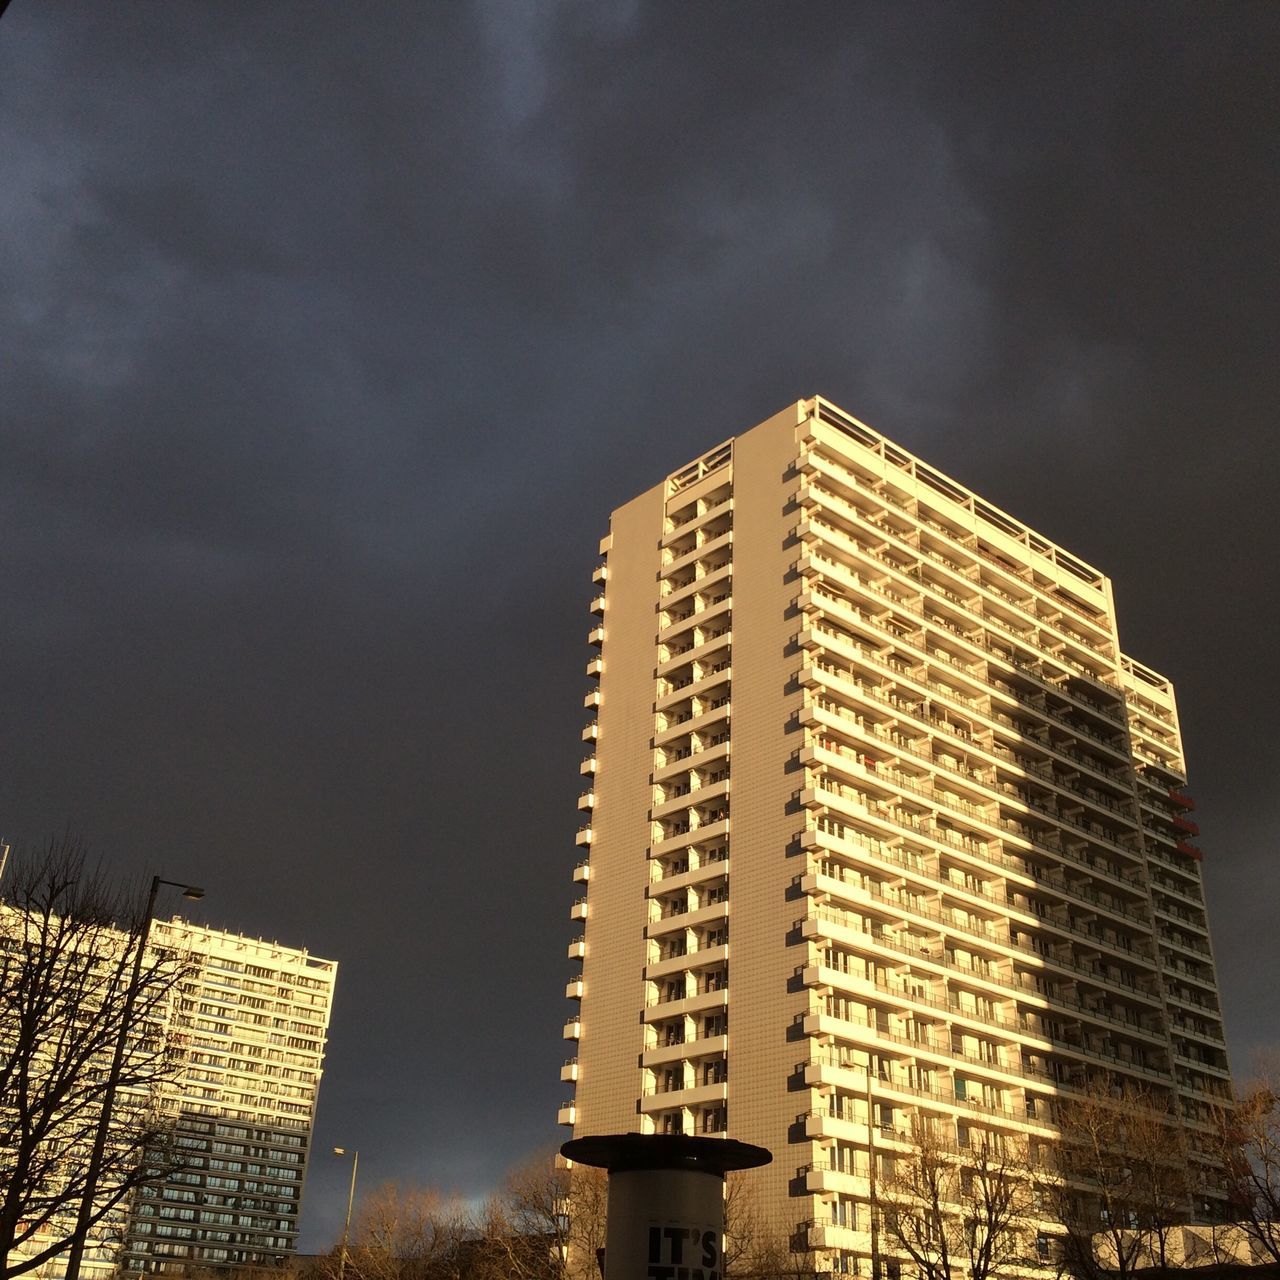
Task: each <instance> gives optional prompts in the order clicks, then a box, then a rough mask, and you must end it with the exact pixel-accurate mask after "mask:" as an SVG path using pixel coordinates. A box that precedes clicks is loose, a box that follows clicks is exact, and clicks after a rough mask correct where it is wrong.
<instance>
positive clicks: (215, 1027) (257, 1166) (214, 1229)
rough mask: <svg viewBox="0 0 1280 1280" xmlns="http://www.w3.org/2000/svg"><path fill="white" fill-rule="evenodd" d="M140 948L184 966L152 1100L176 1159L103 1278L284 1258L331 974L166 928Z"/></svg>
mask: <svg viewBox="0 0 1280 1280" xmlns="http://www.w3.org/2000/svg"><path fill="white" fill-rule="evenodd" d="M151 937H152V945H153V946H154V947H157V948H159V949H160V950H161V951H162V952H167V953H170V954H175V955H179V956H182V957H184V958H185V959H186V961H187V964H188V966H189V970H188V972H187V975H186V977H185V979H184V980H183V982H182V984H181V987H180V989H179V990H178V992H177V993H176V997H177V998H176V1001H175V1007H174V1008H173V1010H172V1011H171V1014H170V1036H171V1038H172V1041H173V1047H174V1050H175V1052H177V1053H179V1054H180V1055H181V1057H182V1069H181V1071H180V1073H179V1074H178V1076H177V1078H176V1079H175V1080H174V1081H173V1083H172V1084H171V1085H170V1087H169V1097H168V1098H167V1099H166V1103H167V1107H168V1109H169V1110H170V1112H171V1113H172V1114H173V1116H174V1117H175V1123H176V1132H177V1139H178V1142H179V1144H180V1146H181V1148H182V1150H183V1155H184V1159H183V1167H182V1168H181V1169H180V1170H179V1171H178V1172H176V1173H174V1174H172V1175H170V1176H169V1177H168V1178H167V1179H165V1180H164V1181H163V1182H161V1183H160V1184H158V1185H155V1186H148V1187H143V1188H141V1189H140V1191H139V1193H138V1194H137V1195H136V1196H135V1197H134V1199H133V1202H132V1204H131V1206H130V1212H129V1219H128V1226H127V1228H126V1231H125V1241H124V1248H123V1250H122V1251H121V1254H120V1256H119V1259H118V1270H117V1272H116V1274H117V1275H121V1276H126V1277H127V1276H132V1275H141V1274H147V1273H152V1272H158V1273H176V1274H181V1275H189V1274H191V1273H192V1272H193V1271H201V1270H207V1271H211V1272H212V1271H217V1270H221V1269H224V1268H235V1267H246V1266H247V1267H264V1266H265V1267H274V1266H279V1265H281V1264H282V1263H285V1262H287V1261H288V1260H289V1258H290V1257H291V1256H292V1254H293V1253H294V1251H295V1250H296V1249H297V1242H298V1219H299V1215H300V1213H301V1209H302V1185H303V1181H304V1179H305V1177H306V1170H307V1162H308V1157H309V1156H310V1154H311V1130H312V1127H313V1125H314V1123H315V1112H316V1103H317V1101H318V1098H319V1092H320V1075H321V1071H322V1069H323V1065H324V1052H325V1044H326V1040H327V1037H328V1027H329V1011H330V1008H331V1005H332V1003H333V989H334V983H335V981H336V979H337V972H338V966H337V963H336V962H335V961H333V960H322V959H320V957H319V956H313V955H311V954H310V953H309V952H307V951H303V950H299V949H298V948H296V947H284V946H281V945H280V944H279V943H277V942H266V941H263V940H262V939H260V938H246V937H244V936H242V935H240V934H234V933H224V932H222V931H221V930H218V929H207V928H204V927H202V926H200V925H195V924H189V923H187V922H186V921H184V920H179V919H174V920H171V921H157V922H156V923H155V924H154V925H153V926H152V931H151Z"/></svg>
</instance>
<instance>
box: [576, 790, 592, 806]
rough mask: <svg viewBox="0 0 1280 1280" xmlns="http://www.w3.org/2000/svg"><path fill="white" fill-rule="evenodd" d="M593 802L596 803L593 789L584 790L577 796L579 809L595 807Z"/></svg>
mask: <svg viewBox="0 0 1280 1280" xmlns="http://www.w3.org/2000/svg"><path fill="white" fill-rule="evenodd" d="M595 803H596V793H595V792H594V791H584V792H583V793H582V794H581V795H580V796H579V797H578V808H579V809H592V808H594V807H595Z"/></svg>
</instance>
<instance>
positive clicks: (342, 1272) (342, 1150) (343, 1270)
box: [333, 1147, 360, 1280]
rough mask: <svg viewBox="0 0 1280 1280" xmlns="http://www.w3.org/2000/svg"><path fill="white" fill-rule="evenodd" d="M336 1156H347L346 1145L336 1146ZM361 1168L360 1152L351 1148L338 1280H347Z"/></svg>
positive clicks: (334, 1151)
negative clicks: (352, 1219)
mask: <svg viewBox="0 0 1280 1280" xmlns="http://www.w3.org/2000/svg"><path fill="white" fill-rule="evenodd" d="M333 1154H334V1155H335V1156H345V1155H346V1154H347V1149H346V1147H334V1149H333ZM359 1168H360V1152H359V1151H358V1150H357V1149H356V1148H354V1147H353V1148H352V1149H351V1185H350V1187H348V1188H347V1220H346V1221H345V1222H344V1223H343V1224H342V1252H341V1253H340V1254H339V1255H338V1280H346V1275H347V1241H348V1240H349V1239H350V1238H351V1208H352V1206H353V1205H354V1204H355V1202H356V1170H358V1169H359Z"/></svg>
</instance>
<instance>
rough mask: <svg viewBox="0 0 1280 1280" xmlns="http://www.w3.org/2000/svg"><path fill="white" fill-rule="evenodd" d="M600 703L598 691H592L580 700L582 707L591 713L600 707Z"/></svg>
mask: <svg viewBox="0 0 1280 1280" xmlns="http://www.w3.org/2000/svg"><path fill="white" fill-rule="evenodd" d="M600 701H601V698H600V690H599V689H592V690H591V692H590V693H589V694H587V696H586V697H585V698H583V699H582V705H583V706H584V707H586V709H587V710H588V711H592V710H594V709H595V708H596V707H598V706H599V705H600Z"/></svg>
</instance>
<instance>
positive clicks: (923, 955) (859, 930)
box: [794, 905, 1159, 1026]
mask: <svg viewBox="0 0 1280 1280" xmlns="http://www.w3.org/2000/svg"><path fill="white" fill-rule="evenodd" d="M794 927H795V929H796V931H797V932H798V933H799V935H800V936H801V937H802V938H810V939H831V940H833V941H836V942H845V943H847V944H849V945H851V946H854V947H858V948H864V949H865V951H866V953H867V954H868V955H869V957H870V958H871V959H873V960H876V961H878V962H882V963H884V962H888V963H891V964H900V963H901V960H900V959H899V957H903V956H905V957H907V958H908V959H909V960H910V962H911V963H912V964H913V965H914V966H917V967H919V968H921V969H923V970H924V971H925V972H926V973H928V972H931V971H933V970H934V969H936V970H938V971H939V976H945V971H948V970H950V971H953V972H956V973H959V974H962V975H964V976H966V977H967V978H968V979H970V980H971V981H973V982H975V983H985V984H987V986H988V988H989V989H992V990H993V992H994V994H996V995H997V996H1000V995H1005V994H1007V992H1008V991H1009V990H1010V989H1012V988H1014V987H1015V986H1017V985H1021V986H1023V987H1024V988H1025V989H1027V990H1035V991H1037V992H1038V993H1039V994H1040V995H1042V996H1043V997H1044V998H1045V999H1046V1000H1054V1001H1062V999H1063V998H1062V997H1061V995H1060V993H1058V992H1057V991H1056V990H1054V989H1053V988H1051V986H1050V984H1051V983H1060V982H1063V981H1067V982H1075V983H1076V984H1077V985H1078V984H1079V982H1080V980H1083V981H1084V982H1085V984H1086V986H1089V987H1097V988H1098V989H1099V990H1100V992H1101V993H1102V994H1101V996H1100V997H1099V998H1100V999H1103V1000H1105V999H1106V998H1107V997H1110V998H1111V999H1112V1001H1113V1002H1114V1000H1115V997H1117V996H1119V997H1120V998H1121V999H1122V1000H1127V1001H1133V1002H1141V1003H1142V1004H1143V1005H1144V1006H1145V1011H1144V1012H1145V1014H1146V1015H1147V1016H1151V1015H1152V1014H1153V1013H1158V1011H1159V999H1158V997H1157V996H1156V995H1154V994H1153V990H1152V986H1153V984H1152V983H1151V982H1149V981H1147V980H1146V978H1145V975H1144V981H1143V982H1142V984H1141V985H1139V984H1138V983H1136V982H1135V981H1134V980H1133V979H1132V977H1130V976H1128V975H1127V974H1126V973H1125V971H1123V970H1120V969H1119V968H1117V967H1115V966H1110V965H1106V964H1104V963H1102V962H1101V961H1100V960H1098V961H1095V962H1093V963H1090V964H1076V963H1074V962H1072V961H1071V960H1069V959H1067V958H1066V957H1065V956H1060V955H1059V956H1055V955H1053V954H1052V953H1047V952H1045V951H1041V950H1039V949H1038V948H1035V947H1031V948H1026V950H1027V951H1029V952H1033V953H1034V954H1035V955H1036V956H1039V957H1041V958H1042V959H1043V960H1044V962H1045V963H1044V964H1040V963H1039V962H1038V961H1037V962H1036V964H1035V967H1034V968H1033V969H1031V970H1020V969H1018V968H1017V966H1016V965H1015V964H1014V958H1013V957H1006V958H1002V959H1000V960H998V961H992V960H990V959H988V958H985V957H983V956H980V955H977V954H974V953H972V952H970V951H967V950H964V951H962V950H961V949H960V948H956V947H953V946H948V945H947V944H948V939H947V938H946V937H945V936H943V935H941V934H938V933H936V932H930V933H921V932H915V933H913V932H912V931H911V930H910V929H909V928H908V929H902V930H897V931H894V930H888V929H885V928H884V927H883V925H880V924H879V922H872V921H869V920H867V919H865V918H864V917H863V916H861V915H860V914H857V913H854V912H849V911H844V910H840V909H837V908H832V907H822V906H817V905H814V906H813V907H812V908H811V910H810V911H809V912H808V914H807V915H806V916H804V917H802V918H801V919H799V920H797V921H796V922H795V926H794ZM1019 949H1020V950H1022V948H1019ZM885 953H888V954H887V955H886V954H885ZM1023 963H1025V962H1023ZM1047 969H1056V970H1058V971H1060V972H1059V973H1058V974H1053V973H1048V972H1046V970H1047ZM1066 1005H1067V1007H1076V1008H1080V1009H1085V1008H1086V1007H1085V1005H1084V1004H1083V1002H1073V1001H1070V1000H1067V1001H1066ZM1122 1007H1127V1006H1122ZM1086 1011H1087V1010H1086ZM1140 1018H1141V1015H1139V1017H1138V1018H1134V1019H1133V1020H1132V1023H1129V1022H1126V1021H1124V1020H1122V1019H1118V1018H1117V1019H1112V1020H1113V1021H1116V1022H1118V1023H1119V1024H1120V1025H1134V1026H1140V1025H1141V1021H1140Z"/></svg>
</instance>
